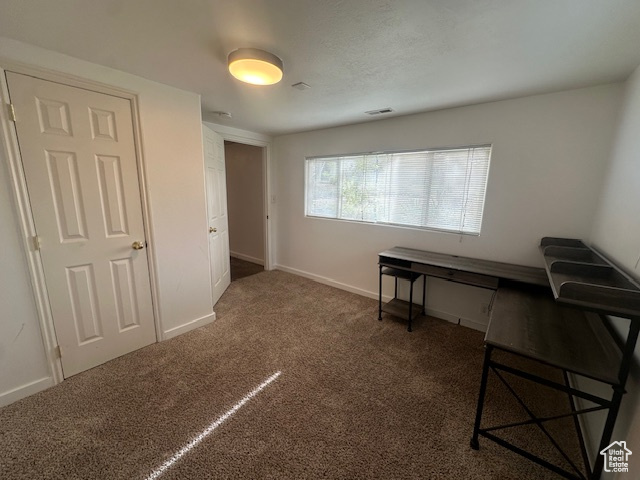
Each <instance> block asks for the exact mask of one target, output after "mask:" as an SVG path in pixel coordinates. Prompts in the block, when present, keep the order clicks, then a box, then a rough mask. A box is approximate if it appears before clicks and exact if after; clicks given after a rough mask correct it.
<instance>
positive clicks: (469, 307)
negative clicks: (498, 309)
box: [274, 84, 622, 324]
mask: <svg viewBox="0 0 640 480" xmlns="http://www.w3.org/2000/svg"><path fill="white" fill-rule="evenodd" d="M621 93H622V86H621V85H620V84H612V85H605V86H600V87H594V88H585V89H579V90H572V91H566V92H560V93H555V94H548V95H538V96H532V97H526V98H520V99H516V100H507V101H501V102H494V103H487V104H482V105H475V106H469V107H463V108H456V109H449V110H442V111H437V112H431V113H425V114H419V115H412V116H406V117H399V118H392V119H387V120H381V121H376V122H370V123H364V124H359V125H352V126H346V127H339V128H332V129H326V130H319V131H313V132H307V133H300V134H294V135H287V136H281V137H276V138H275V140H274V158H275V162H274V163H275V182H276V194H277V198H278V203H277V211H276V220H275V221H276V228H275V231H276V232H277V260H276V263H277V264H278V265H279V267H280V268H284V269H288V270H290V271H296V272H298V273H302V274H307V275H309V276H312V277H314V278H316V279H319V280H321V281H325V282H327V283H333V284H334V285H339V286H342V287H343V288H348V289H350V290H352V291H357V292H359V293H362V294H365V295H370V296H376V297H377V281H378V277H377V265H376V262H377V254H378V253H379V252H381V251H383V250H385V249H387V248H389V247H392V246H394V245H399V246H405V247H413V248H420V249H424V250H433V251H437V252H442V253H449V254H456V255H464V256H469V257H477V258H485V259H489V260H497V261H503V262H509V263H515V264H522V265H533V266H542V263H541V258H540V254H539V252H538V249H537V245H538V242H539V241H540V238H541V237H543V236H565V237H577V238H586V237H588V235H589V233H590V229H591V223H592V218H593V212H594V210H595V209H596V206H597V201H598V193H599V191H600V188H601V182H602V176H603V175H604V172H605V167H606V160H607V156H608V152H609V149H610V146H611V142H612V138H613V133H614V127H615V119H616V114H617V111H618V107H619V102H620V98H621ZM482 143H492V144H493V154H492V158H491V169H490V173H489V183H488V188H487V196H486V204H485V213H484V220H483V225H482V233H481V235H480V236H479V237H470V236H464V237H463V236H458V235H452V234H445V233H436V232H428V231H422V230H414V229H407V228H397V227H388V226H375V225H365V224H358V223H349V222H340V221H335V220H323V219H311V218H305V216H304V158H305V156H313V155H328V154H340V153H352V152H367V151H378V150H402V149H413V148H423V147H444V146H461V145H470V144H482ZM430 283H431V284H432V285H430V286H431V289H430V291H431V295H429V297H428V300H427V304H428V307H429V308H430V310H431V313H432V314H440V316H442V317H444V318H450V319H451V318H453V319H455V318H458V317H462V318H463V319H466V320H468V321H470V322H472V323H476V324H482V323H486V320H487V317H486V315H484V314H481V308H482V303H486V302H487V301H488V292H487V291H478V290H477V289H474V288H471V287H466V286H462V285H456V284H451V283H443V282H439V281H437V280H433V281H431V280H430ZM386 292H390V289H389V288H386ZM461 298H463V299H465V300H466V301H460V300H461Z"/></svg>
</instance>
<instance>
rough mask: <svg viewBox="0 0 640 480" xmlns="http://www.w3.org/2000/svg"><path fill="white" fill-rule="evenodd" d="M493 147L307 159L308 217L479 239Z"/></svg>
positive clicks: (306, 210)
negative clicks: (415, 229) (453, 234)
mask: <svg viewBox="0 0 640 480" xmlns="http://www.w3.org/2000/svg"><path fill="white" fill-rule="evenodd" d="M490 158H491V145H482V146H474V147H464V148H451V149H441V150H420V151H414V152H386V153H367V154H362V155H344V156H332V157H313V158H307V159H306V208H305V213H306V215H307V216H309V217H323V218H334V219H340V220H352V221H358V222H367V223H379V224H387V225H403V226H410V227H418V228H426V229H431V230H443V231H447V232H456V233H466V234H471V235H479V234H480V225H481V223H482V211H483V207H484V197H485V191H486V188H487V177H488V174H489V160H490Z"/></svg>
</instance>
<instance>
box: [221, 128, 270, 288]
mask: <svg viewBox="0 0 640 480" xmlns="http://www.w3.org/2000/svg"><path fill="white" fill-rule="evenodd" d="M265 148H266V147H262V146H256V145H249V144H245V143H239V142H236V141H230V140H225V142H224V156H225V163H226V180H227V211H228V219H229V254H230V257H231V258H230V266H231V281H232V282H233V281H235V280H238V279H240V278H244V277H247V276H250V275H255V274H257V273H260V272H262V271H264V269H265V265H266V260H265V259H266V258H267V252H266V247H265V245H266V241H265V233H266V228H265V226H266V221H267V217H266V213H265V212H266V205H265V183H266V182H265V178H266V175H265V174H266V172H265V162H264V159H265Z"/></svg>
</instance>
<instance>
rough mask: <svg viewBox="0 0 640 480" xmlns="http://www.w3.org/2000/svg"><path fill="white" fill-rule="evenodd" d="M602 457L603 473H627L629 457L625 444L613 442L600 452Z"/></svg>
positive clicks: (629, 453)
mask: <svg viewBox="0 0 640 480" xmlns="http://www.w3.org/2000/svg"><path fill="white" fill-rule="evenodd" d="M600 455H602V456H603V457H604V471H605V472H617V473H624V472H628V471H629V455H631V450H629V449H628V448H627V442H613V443H612V444H611V445H609V446H608V447H607V448H605V449H604V450H602V451H601V452H600Z"/></svg>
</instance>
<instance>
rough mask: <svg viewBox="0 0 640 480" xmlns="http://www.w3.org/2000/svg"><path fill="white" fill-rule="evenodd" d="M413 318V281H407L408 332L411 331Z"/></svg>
mask: <svg viewBox="0 0 640 480" xmlns="http://www.w3.org/2000/svg"><path fill="white" fill-rule="evenodd" d="M412 318H413V280H409V328H408V329H407V330H408V331H409V332H410V331H411V319H412Z"/></svg>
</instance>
